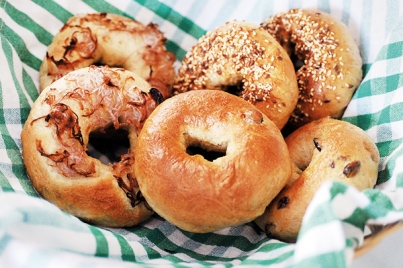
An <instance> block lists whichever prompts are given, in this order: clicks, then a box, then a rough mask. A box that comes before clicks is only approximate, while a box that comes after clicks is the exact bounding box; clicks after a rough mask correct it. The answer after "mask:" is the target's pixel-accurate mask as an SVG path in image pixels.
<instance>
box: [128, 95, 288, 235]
mask: <svg viewBox="0 0 403 268" xmlns="http://www.w3.org/2000/svg"><path fill="white" fill-rule="evenodd" d="M135 158H136V162H135V173H136V176H137V180H138V183H139V187H140V190H141V192H142V194H143V196H144V197H145V198H146V200H147V202H148V204H149V205H150V206H151V207H152V208H153V209H154V211H155V212H156V213H158V214H159V215H160V216H162V217H163V218H165V219H166V220H167V221H169V222H171V223H172V224H174V225H176V226H177V227H179V228H181V229H183V230H186V231H191V232H198V233H206V232H212V231H215V230H219V229H222V228H225V227H228V226H233V225H239V224H243V223H246V222H250V221H252V220H253V219H255V218H256V217H257V216H259V215H261V214H262V213H263V212H264V210H265V208H266V206H267V205H268V204H269V203H270V201H271V200H272V199H273V198H274V197H275V196H276V195H277V194H278V193H279V192H280V190H281V189H282V188H283V187H284V185H285V184H286V183H287V181H288V180H289V178H290V175H291V162H290V156H289V154H288V151H287V147H286V144H285V142H284V139H283V137H282V135H281V133H280V130H279V129H278V128H277V127H276V126H275V125H274V123H273V122H272V121H271V120H269V119H268V118H267V117H266V116H265V115H264V114H263V113H262V112H260V111H259V110H258V109H257V108H256V107H255V106H253V105H252V104H250V103H248V102H246V101H244V100H243V99H241V98H239V97H237V96H234V95H231V94H229V93H226V92H224V91H220V90H197V91H190V92H185V93H182V94H179V95H176V96H173V97H172V98H170V99H168V100H165V101H164V102H163V103H161V104H160V105H159V106H158V107H157V108H156V109H155V110H154V112H153V113H152V114H151V115H150V117H149V118H148V119H147V121H146V123H145V124H144V127H143V129H142V130H141V132H140V135H139V137H138V140H137V147H136V152H135Z"/></svg>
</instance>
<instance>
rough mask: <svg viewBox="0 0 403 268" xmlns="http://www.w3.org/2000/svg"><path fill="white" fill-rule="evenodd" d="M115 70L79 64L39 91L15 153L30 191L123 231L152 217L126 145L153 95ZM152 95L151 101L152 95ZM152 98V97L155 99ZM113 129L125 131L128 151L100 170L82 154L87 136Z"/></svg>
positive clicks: (142, 82)
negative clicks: (19, 155) (19, 152)
mask: <svg viewBox="0 0 403 268" xmlns="http://www.w3.org/2000/svg"><path fill="white" fill-rule="evenodd" d="M152 91H154V89H151V90H150V85H149V84H148V83H147V82H146V81H145V80H143V79H142V78H141V77H139V76H137V75H135V74H134V73H131V72H129V71H125V70H123V69H111V68H108V67H95V66H91V67H87V68H82V69H80V70H76V71H73V72H70V73H68V74H67V75H65V76H64V77H62V78H61V79H59V80H57V81H56V82H54V83H52V84H51V85H50V86H49V87H47V88H45V89H44V90H43V92H42V93H41V94H40V96H39V97H38V99H37V100H36V101H35V103H34V105H33V107H32V110H31V112H30V114H29V117H28V119H27V121H26V123H25V125H24V128H23V130H22V133H21V141H22V156H23V159H24V163H25V166H26V169H27V172H28V175H29V177H30V179H31V181H32V183H33V185H34V187H35V189H36V190H37V191H38V192H39V193H40V194H41V195H42V196H43V197H44V198H45V199H47V200H49V201H51V202H52V203H54V204H56V205H57V206H58V207H60V208H61V209H63V210H65V211H66V212H68V213H71V214H73V215H75V216H77V217H79V218H81V219H83V220H85V221H88V222H90V223H93V224H97V225H103V226H111V227H123V226H132V225H135V224H137V223H139V222H142V221H144V220H145V219H147V218H148V217H150V215H151V214H152V213H153V212H152V210H151V209H149V208H148V207H147V205H146V202H145V200H144V198H143V197H142V195H141V193H140V192H139V188H138V185H137V181H136V177H135V174H134V171H133V162H134V152H133V151H134V145H135V142H136V139H137V134H138V132H139V131H140V129H141V127H142V125H143V123H144V121H145V120H146V118H147V116H148V115H149V114H150V113H151V112H152V111H153V110H154V108H155V107H156V105H157V104H158V101H156V100H155V99H156V98H157V97H158V93H156V92H152ZM154 95H157V97H154ZM157 99H158V98H157ZM111 125H112V126H113V127H114V128H116V129H118V128H123V129H126V130H127V131H128V133H129V135H128V138H129V141H130V150H129V152H128V153H127V154H125V155H123V156H122V159H121V161H120V162H118V163H114V164H110V165H104V164H102V163H101V162H100V161H99V160H98V159H95V158H92V157H90V156H88V155H87V154H86V150H87V144H88V141H89V134H90V133H91V132H93V131H102V130H103V129H105V128H107V127H109V126H111Z"/></svg>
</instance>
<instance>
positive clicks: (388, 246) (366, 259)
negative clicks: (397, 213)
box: [352, 227, 403, 268]
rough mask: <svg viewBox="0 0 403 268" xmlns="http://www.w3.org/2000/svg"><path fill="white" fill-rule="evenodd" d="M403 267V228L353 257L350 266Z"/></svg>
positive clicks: (366, 267)
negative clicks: (357, 256)
mask: <svg viewBox="0 0 403 268" xmlns="http://www.w3.org/2000/svg"><path fill="white" fill-rule="evenodd" d="M377 267H382V268H398V267H399V268H400V267H403V228H402V227H400V228H399V229H398V230H397V231H396V232H393V233H392V234H389V235H388V236H386V237H385V238H384V239H382V240H381V241H380V242H379V243H378V244H377V245H376V246H375V247H374V248H372V249H371V250H370V251H368V252H367V253H365V254H364V255H362V256H360V257H359V258H356V259H354V261H353V265H352V268H377Z"/></svg>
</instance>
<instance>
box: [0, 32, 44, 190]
mask: <svg viewBox="0 0 403 268" xmlns="http://www.w3.org/2000/svg"><path fill="white" fill-rule="evenodd" d="M0 40H1V46H2V49H3V53H4V55H5V57H6V60H7V64H8V66H10V68H9V70H10V73H11V76H12V79H13V82H14V85H15V88H16V90H17V92H18V99H19V101H20V106H21V107H29V105H28V103H27V100H26V98H25V96H24V94H23V93H22V90H21V87H20V85H19V83H18V80H17V78H16V74H15V70H14V68H12V67H13V66H14V63H13V51H12V48H11V47H10V44H9V43H8V42H7V41H6V40H4V38H3V36H1V35H0ZM3 64H5V63H3ZM5 90H10V89H3V85H2V84H1V83H0V94H1V95H0V101H1V103H0V104H1V107H3V100H4V98H3V93H4V92H5ZM27 115H28V109H24V108H20V109H6V110H5V109H1V112H0V132H1V136H2V139H3V141H4V144H5V147H6V152H7V155H8V157H9V159H10V161H11V162H12V163H13V165H12V172H13V174H14V175H15V176H16V177H17V178H18V180H19V182H20V183H21V186H22V187H23V189H24V191H25V192H26V193H27V194H29V195H33V196H36V192H35V190H34V189H33V187H32V184H31V182H30V181H29V179H28V176H27V174H26V171H25V166H24V164H23V161H22V157H21V152H20V148H19V146H18V145H17V142H16V141H15V140H14V139H13V138H12V137H11V135H10V133H9V131H8V129H7V124H9V123H14V124H17V123H18V124H21V122H24V121H25V120H26V117H27Z"/></svg>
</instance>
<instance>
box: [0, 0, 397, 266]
mask: <svg viewBox="0 0 403 268" xmlns="http://www.w3.org/2000/svg"><path fill="white" fill-rule="evenodd" d="M299 7H303V8H316V9H320V10H324V11H327V12H330V13H331V14H332V15H334V16H335V17H336V18H339V19H340V20H342V21H343V22H344V23H346V25H348V27H349V29H350V30H351V32H352V33H353V35H354V37H355V39H356V40H357V42H358V44H359V47H360V50H361V53H362V57H363V60H364V65H363V70H364V73H365V77H364V80H363V82H362V84H361V86H360V88H359V89H358V90H357V92H356V94H355V95H354V97H353V100H352V101H351V103H350V105H349V107H348V108H347V110H346V112H345V115H344V120H347V121H349V122H351V123H353V124H356V125H358V126H359V127H361V128H363V129H364V130H365V131H366V132H367V133H368V134H369V135H370V136H371V137H372V138H373V140H374V141H375V142H376V144H377V146H378V148H379V151H380V154H381V164H380V167H379V168H380V172H379V179H378V184H377V187H376V189H368V190H366V191H364V192H358V191H357V190H355V189H354V188H352V187H349V186H347V185H344V184H342V183H340V182H333V181H327V182H326V183H324V184H323V185H322V187H321V188H320V189H319V191H318V192H317V194H316V195H315V197H314V199H313V201H312V203H311V204H310V206H309V208H308V211H307V213H306V215H305V217H304V221H303V226H302V229H301V232H300V235H299V238H298V241H297V243H295V244H287V243H283V242H280V241H277V240H274V239H268V238H267V237H266V236H265V235H264V234H263V233H262V232H259V230H258V229H257V227H256V226H255V225H254V224H252V223H250V224H245V225H242V226H237V227H232V228H226V229H223V230H220V231H217V232H214V233H211V234H195V233H189V232H185V231H182V230H179V229H177V228H176V227H174V226H172V225H171V224H169V223H168V222H166V221H165V220H163V219H162V218H160V217H158V216H154V217H153V218H152V219H151V220H149V221H147V222H145V223H144V224H141V225H139V226H136V227H133V228H122V229H106V228H99V227H96V226H91V225H88V224H86V223H83V222H81V221H80V220H78V219H77V218H75V217H73V216H71V215H68V214H66V213H65V212H63V211H61V210H59V209H58V208H57V207H55V206H54V205H52V204H50V203H48V202H47V201H45V200H43V199H41V198H38V195H37V193H36V192H35V190H34V188H33V187H32V184H31V183H30V180H29V178H28V177H27V174H26V171H25V168H24V164H23V161H22V159H21V153H20V152H21V140H20V133H21V129H22V126H23V124H24V122H25V119H26V118H27V116H28V114H29V111H30V107H31V105H32V104H33V102H34V101H35V99H36V98H37V96H38V80H39V79H38V77H39V76H38V69H39V66H40V64H41V62H42V59H43V57H44V55H45V51H46V49H47V46H48V45H49V44H50V43H51V41H52V38H53V36H54V35H55V34H56V33H57V32H58V31H59V29H60V28H61V27H62V25H63V23H64V22H65V21H66V20H67V19H68V18H69V17H70V16H72V15H73V14H77V13H87V12H112V13H117V14H123V15H125V16H128V17H132V18H135V19H136V20H138V21H140V22H142V23H145V24H146V23H149V22H154V23H157V24H159V26H160V29H161V30H162V31H163V32H164V33H165V36H166V37H167V38H168V42H167V47H168V49H169V50H170V51H172V52H173V53H175V55H176V57H177V59H178V62H177V64H180V60H181V59H182V58H183V57H184V55H185V54H186V51H188V50H189V49H190V48H191V47H192V45H194V44H195V43H196V42H197V39H198V38H199V37H200V36H202V35H203V34H205V33H206V31H208V30H210V29H213V28H214V27H216V26H218V25H220V24H222V23H224V22H226V21H229V20H232V19H239V20H247V21H252V22H256V23H260V22H262V21H263V20H264V19H265V18H267V17H269V16H271V15H273V14H275V13H277V12H279V11H285V10H288V9H290V8H299ZM402 14H403V3H402V1H399V0H386V1H381V0H370V1H349V0H337V1H325V0H323V1H321V0H316V1H298V0H295V1H293V0H288V1H283V0H275V1H259V0H244V1H241V0H239V1H233V0H208V1H197V0H178V1H174V0H166V1H155V0H138V1H132V0H121V1H112V0H101V1H95V0H94V1H91V0H86V1H72V0H56V1H47V0H34V1H26V0H10V1H7V0H0V31H1V32H0V104H1V107H0V132H1V137H0V189H1V191H0V267H84V266H85V267H105V266H108V267H111V266H112V265H114V266H115V267H154V266H158V267H233V266H234V267H235V266H243V267H248V266H250V267H258V266H271V267H291V266H294V267H319V266H320V267H323V266H325V267H348V266H350V265H351V263H352V260H353V257H354V250H355V249H356V248H357V247H359V246H360V245H362V244H363V239H364V235H365V234H367V233H368V230H369V228H367V227H366V226H368V225H370V226H378V225H379V226H383V225H385V224H390V223H394V222H397V221H400V220H403V113H402V112H401V111H402V110H403V88H402V87H403V56H402V53H403V17H402ZM399 163H400V164H399Z"/></svg>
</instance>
